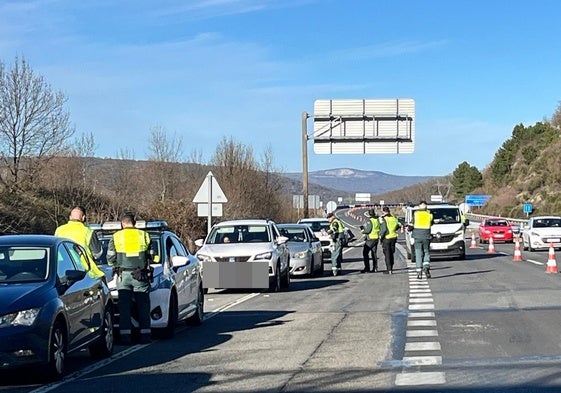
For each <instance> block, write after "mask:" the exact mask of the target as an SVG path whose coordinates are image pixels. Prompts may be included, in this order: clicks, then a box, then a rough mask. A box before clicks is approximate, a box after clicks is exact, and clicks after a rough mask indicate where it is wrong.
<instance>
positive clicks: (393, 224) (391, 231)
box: [384, 216, 399, 239]
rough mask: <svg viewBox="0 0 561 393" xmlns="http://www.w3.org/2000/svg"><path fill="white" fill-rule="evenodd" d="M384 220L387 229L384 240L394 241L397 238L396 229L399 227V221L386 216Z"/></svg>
mask: <svg viewBox="0 0 561 393" xmlns="http://www.w3.org/2000/svg"><path fill="white" fill-rule="evenodd" d="M384 219H385V220H386V226H387V228H388V233H387V234H386V239H395V238H396V237H397V236H398V233H397V227H398V226H399V221H398V220H397V218H395V217H394V216H386V217H384Z"/></svg>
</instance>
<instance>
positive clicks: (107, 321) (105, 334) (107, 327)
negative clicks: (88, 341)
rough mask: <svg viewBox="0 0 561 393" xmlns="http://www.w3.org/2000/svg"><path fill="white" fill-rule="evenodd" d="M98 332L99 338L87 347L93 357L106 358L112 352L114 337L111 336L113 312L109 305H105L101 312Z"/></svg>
mask: <svg viewBox="0 0 561 393" xmlns="http://www.w3.org/2000/svg"><path fill="white" fill-rule="evenodd" d="M100 333H101V335H100V336H99V338H98V339H97V340H96V341H95V342H94V343H93V344H92V345H90V347H89V350H90V355H91V357H93V358H94V359H101V358H107V357H109V356H111V354H112V353H113V346H114V343H115V337H114V336H113V313H112V312H111V307H110V306H107V307H106V308H105V311H104V312H103V324H102V325H101V328H100Z"/></svg>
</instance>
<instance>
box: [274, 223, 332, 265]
mask: <svg viewBox="0 0 561 393" xmlns="http://www.w3.org/2000/svg"><path fill="white" fill-rule="evenodd" d="M279 229H280V232H281V235H283V236H286V237H287V238H288V241H287V242H286V244H287V246H288V249H289V250H290V274H292V275H293V276H299V275H308V276H313V275H314V274H316V273H319V274H322V273H323V255H322V250H321V243H320V241H319V239H318V238H317V237H316V236H315V235H314V233H313V232H312V230H311V229H310V227H309V226H308V225H306V224H279Z"/></svg>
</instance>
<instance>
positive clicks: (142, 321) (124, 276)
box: [107, 213, 151, 345]
mask: <svg viewBox="0 0 561 393" xmlns="http://www.w3.org/2000/svg"><path fill="white" fill-rule="evenodd" d="M135 224H136V220H135V217H134V214H132V213H125V214H124V215H123V216H122V217H121V226H122V227H123V229H122V230H120V231H118V232H115V233H114V234H113V236H112V238H111V240H110V241H109V245H108V248H107V261H108V262H109V264H111V265H112V266H113V267H115V268H117V272H118V273H117V274H118V279H117V289H118V290H119V314H120V321H119V333H120V335H121V341H122V343H123V344H125V345H130V344H131V343H132V340H131V308H132V300H133V296H134V300H136V306H137V307H138V322H139V325H140V343H141V344H146V343H149V342H150V332H151V331H150V279H149V277H148V275H147V274H139V273H140V270H141V269H146V268H147V267H148V266H149V264H150V260H151V258H150V247H151V240H150V235H148V233H147V232H145V231H142V230H140V229H137V228H135Z"/></svg>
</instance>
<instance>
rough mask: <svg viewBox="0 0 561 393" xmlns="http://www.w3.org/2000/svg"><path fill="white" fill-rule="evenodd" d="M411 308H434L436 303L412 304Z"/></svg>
mask: <svg viewBox="0 0 561 393" xmlns="http://www.w3.org/2000/svg"><path fill="white" fill-rule="evenodd" d="M409 310H413V311H415V310H425V311H426V310H434V304H410V305H409Z"/></svg>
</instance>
